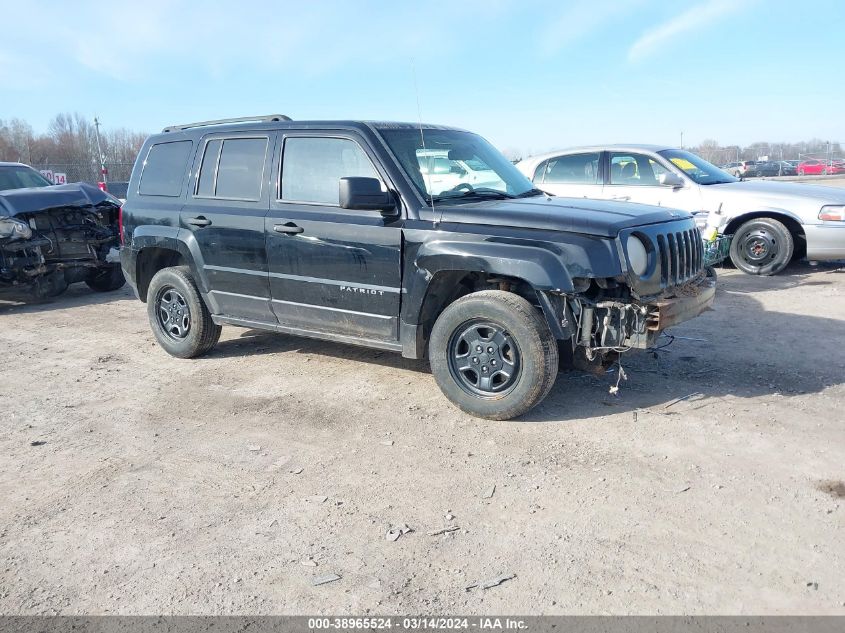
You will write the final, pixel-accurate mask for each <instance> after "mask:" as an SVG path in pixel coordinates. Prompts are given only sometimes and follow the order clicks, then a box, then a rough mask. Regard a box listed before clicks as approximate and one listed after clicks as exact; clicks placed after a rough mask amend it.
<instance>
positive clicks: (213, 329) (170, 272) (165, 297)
mask: <svg viewBox="0 0 845 633" xmlns="http://www.w3.org/2000/svg"><path fill="white" fill-rule="evenodd" d="M147 297H148V299H147V315H148V316H149V319H150V327H152V330H153V334H154V335H155V337H156V340H157V341H158V344H159V345H161V346H162V347H163V348H164V350H165V351H166V352H167V353H168V354H170V355H171V356H176V357H178V358H195V357H197V356H202V355H203V354H206V353H208V352H209V351H210V350H211V348H213V347H214V345H215V344H216V343H217V341H218V340H219V339H220V332H221V329H222V328H221V327H220V326H219V325H217V324H215V323H214V321H213V320H212V319H211V313H210V312H209V311H208V308H207V307H206V305H205V302H204V301H203V300H202V297H201V296H200V293H199V290H197V285H196V283H195V282H194V278H193V276H192V275H191V272H190V269H189V268H187V267H186V266H176V267H173V268H165V269H163V270H160V271H158V272H157V273H156V274H155V276H154V277H153V278H152V281H151V282H150V287H149V290H148V293H147Z"/></svg>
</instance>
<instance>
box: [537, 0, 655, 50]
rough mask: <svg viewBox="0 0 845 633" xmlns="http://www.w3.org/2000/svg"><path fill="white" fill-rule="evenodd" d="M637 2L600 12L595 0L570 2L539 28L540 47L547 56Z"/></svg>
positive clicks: (618, 5)
mask: <svg viewBox="0 0 845 633" xmlns="http://www.w3.org/2000/svg"><path fill="white" fill-rule="evenodd" d="M640 4H641V3H640V0H631V1H630V2H626V3H625V4H624V5H620V4H615V5H613V7H612V10H607V11H602V10H597V8H596V2H595V0H578V1H577V2H574V3H570V4H569V5H568V6H567V7H566V9H564V10H563V12H561V13H560V14H558V15H557V16H556V17H554V18H552V19H551V20H550V21H549V22H547V23H546V25H545V26H544V27H543V28H542V29H541V31H540V33H539V39H538V46H539V49H540V51H541V52H542V53H544V54H546V55H553V54H554V53H557V52H558V51H560V50H562V49H564V48H566V47H567V46H569V45H571V44H573V43H575V42H576V41H578V40H580V39H582V38H583V37H584V36H586V35H589V34H590V33H592V32H594V31H596V30H598V29H600V28H601V27H603V26H605V25H606V24H608V23H610V22H611V21H613V20H617V19H619V18H621V17H624V16H625V15H627V14H629V13H630V12H632V11H633V10H634V9H636V8H637V7H638V5H640Z"/></svg>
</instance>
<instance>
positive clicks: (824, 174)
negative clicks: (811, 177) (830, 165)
mask: <svg viewBox="0 0 845 633" xmlns="http://www.w3.org/2000/svg"><path fill="white" fill-rule="evenodd" d="M822 176H827V167H825V168H824V169H822Z"/></svg>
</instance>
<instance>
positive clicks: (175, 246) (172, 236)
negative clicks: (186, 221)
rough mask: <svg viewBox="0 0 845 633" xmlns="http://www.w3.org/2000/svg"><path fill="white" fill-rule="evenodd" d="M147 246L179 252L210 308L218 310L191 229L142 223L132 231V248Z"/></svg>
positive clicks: (203, 261) (200, 253)
mask: <svg viewBox="0 0 845 633" xmlns="http://www.w3.org/2000/svg"><path fill="white" fill-rule="evenodd" d="M145 248H163V249H168V250H172V251H176V252H177V253H179V254H180V255H181V256H182V258H183V259H184V260H185V262H186V263H187V264H188V266H189V267H190V268H191V273H192V274H193V276H194V280H195V281H196V283H197V287H198V288H199V291H200V294H202V297H203V299H204V300H205V301H206V304H207V305H208V307H209V309H210V310H212V311H215V310H216V308H217V305H216V302H215V301H214V298H213V297H212V295H211V294H209V285H208V276H207V275H206V274H205V260H204V259H203V256H202V252H201V251H200V248H199V245H198V244H197V241H196V238H195V237H194V234H193V233H192V232H191V231H186V230H185V229H181V228H179V227H173V226H156V225H141V226H138V227H135V230H134V231H132V250H134V251H135V252H137V253H140V252H141V251H142V250H143V249H145Z"/></svg>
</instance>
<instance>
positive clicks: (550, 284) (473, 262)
mask: <svg viewBox="0 0 845 633" xmlns="http://www.w3.org/2000/svg"><path fill="white" fill-rule="evenodd" d="M415 270H416V271H417V274H416V275H415V277H414V283H413V284H410V288H409V293H408V294H409V297H408V298H409V299H410V300H409V301H407V302H406V304H405V305H406V306H413V312H410V308H408V307H406V308H405V310H404V314H403V322H405V323H407V324H412V325H413V327H414V330H415V332H414V333H415V336H414V340H413V341H403V354H405V355H406V356H411V357H415V358H421V357H423V356H424V355H425V350H426V346H427V345H428V341H429V338H430V336H431V331H432V329H433V327H434V323H435V321H436V320H437V318H438V317H439V316H440V314H441V313H442V312H443V310H445V309H446V307H447V306H449V305H450V304H451V303H453V302H454V301H456V300H457V299H459V298H460V297H462V296H465V295H467V294H470V293H472V292H477V291H480V290H489V289H499V290H506V291H508V292H513V293H515V294H517V295H519V296H522V297H523V298H525V299H526V300H528V301H529V302H530V303H531V304H532V305H535V306H537V307H538V309H540V311H541V312H542V314H543V316H544V317H545V319H546V321H547V323H548V324H549V327H550V328H551V329H552V332H553V333H554V334H555V336H556V337H557V338H564V337H565V336H566V335H565V334H564V333H563V332H562V331H560V325H559V322H558V319H557V317H556V315H555V314H554V308H553V307H552V306H553V302H552V301H551V300H550V299H549V298H548V297H549V296H550V293H552V292H555V293H565V292H573V291H574V285H573V282H572V277H571V275H570V273H569V271H568V270H567V269H566V267H565V265H564V264H563V262H562V261H561V260H560V258H559V257H558V256H557V255H556V254H554V253H552V252H550V251H546V250H544V249H542V248H539V247H536V246H522V245H508V244H503V243H495V244H490V243H483V242H479V243H475V242H470V243H455V242H448V243H441V244H431V243H429V244H425V245H423V247H421V249H420V251H419V252H418V253H417V257H416V259H415Z"/></svg>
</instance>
